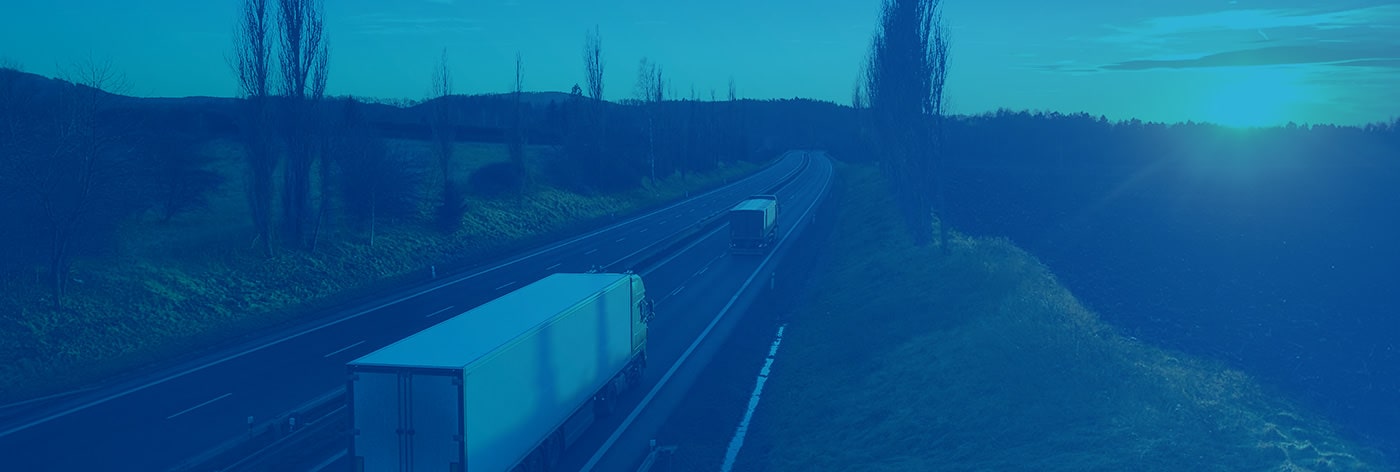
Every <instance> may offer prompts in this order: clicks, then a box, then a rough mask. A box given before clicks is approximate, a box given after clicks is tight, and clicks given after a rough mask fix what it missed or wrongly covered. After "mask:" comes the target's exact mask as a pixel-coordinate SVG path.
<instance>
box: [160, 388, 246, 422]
mask: <svg viewBox="0 0 1400 472" xmlns="http://www.w3.org/2000/svg"><path fill="white" fill-rule="evenodd" d="M230 395H233V393H232V392H229V393H225V394H223V395H219V396H217V397H214V399H213V400H209V401H207V402H204V403H200V404H198V405H195V406H192V407H189V408H186V409H183V410H180V412H179V413H176V414H173V415H170V416H167V417H165V419H167V420H170V419H175V417H176V416H180V415H183V414H185V413H189V412H191V411H194V410H196V409H199V407H202V406H204V405H208V404H210V403H214V402H216V401H219V400H223V399H225V398H228V397H229V396H230Z"/></svg>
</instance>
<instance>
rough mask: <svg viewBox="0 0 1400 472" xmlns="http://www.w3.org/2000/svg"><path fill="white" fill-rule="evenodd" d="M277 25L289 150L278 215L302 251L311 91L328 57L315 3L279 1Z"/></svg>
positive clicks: (308, 180)
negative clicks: (279, 33)
mask: <svg viewBox="0 0 1400 472" xmlns="http://www.w3.org/2000/svg"><path fill="white" fill-rule="evenodd" d="M277 6H278V8H277V12H278V17H277V18H278V24H279V25H280V26H281V31H280V32H281V33H282V34H281V35H280V36H279V39H280V42H281V55H280V56H279V59H280V66H281V68H280V70H281V76H280V77H281V79H282V80H281V82H280V83H279V84H278V85H279V90H278V91H279V92H280V94H281V95H282V97H283V99H284V100H283V104H284V108H283V114H282V132H283V141H284V142H285V143H286V148H287V166H286V167H285V168H284V169H283V172H282V174H283V179H282V182H283V187H282V217H283V224H284V227H285V228H286V230H285V235H286V238H287V239H286V242H287V244H289V245H292V246H296V247H300V246H302V245H303V244H306V242H307V241H306V240H305V232H306V231H305V227H306V224H307V223H308V220H309V218H310V197H311V165H312V161H313V157H314V156H313V155H312V153H311V139H309V135H310V132H309V131H310V128H311V111H312V110H314V108H315V106H314V105H315V104H314V102H313V101H312V100H315V99H316V98H317V97H315V96H314V93H313V91H312V90H311V87H312V85H313V84H315V83H317V82H318V81H320V80H323V79H322V78H320V77H317V75H319V74H324V72H325V71H324V69H323V68H321V67H319V64H321V63H322V62H323V61H324V58H323V57H322V56H324V55H326V53H327V51H326V49H327V48H326V42H325V40H324V37H323V32H324V31H325V21H324V20H325V19H324V16H323V10H322V8H321V7H320V5H318V4H317V3H315V1H314V0H278V3H277Z"/></svg>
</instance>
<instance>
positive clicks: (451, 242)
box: [0, 141, 756, 403]
mask: <svg viewBox="0 0 1400 472" xmlns="http://www.w3.org/2000/svg"><path fill="white" fill-rule="evenodd" d="M391 146H392V147H394V148H396V150H397V152H404V153H412V154H413V155H418V156H421V158H422V159H423V160H425V162H431V161H430V158H429V157H428V155H427V153H428V147H427V144H426V143H423V142H411V141H398V142H392V143H391ZM204 151H205V152H206V153H207V154H208V155H209V157H210V158H211V164H210V167H209V168H210V169H214V170H217V171H218V172H219V173H220V174H221V175H223V176H224V177H225V182H224V183H223V185H221V186H220V187H219V188H217V189H216V190H215V191H214V192H213V193H212V194H211V198H210V202H209V205H208V208H207V209H205V210H201V211H196V212H192V213H189V214H185V215H181V216H178V217H176V218H175V219H174V220H172V221H170V222H167V223H161V222H159V221H158V218H156V217H155V216H154V215H152V216H150V217H143V218H141V219H140V220H139V221H136V222H133V223H132V224H129V225H128V226H127V227H126V228H124V229H123V232H122V234H121V236H120V237H119V243H118V248H117V249H116V250H115V251H114V254H113V255H110V256H109V257H105V258H103V259H102V260H83V261H76V263H75V266H74V268H73V278H74V279H75V280H74V283H72V284H71V290H70V294H69V296H68V297H67V298H66V301H65V304H66V308H65V309H64V310H62V311H59V312H55V311H53V310H51V309H49V308H48V307H47V302H46V300H47V298H46V297H47V291H46V289H47V287H46V286H44V285H42V284H39V283H35V282H36V281H33V280H29V281H16V280H0V305H2V306H6V307H11V308H13V309H14V310H15V312H14V313H15V314H14V316H0V403H4V402H7V401H13V400H18V399H22V398H27V397H33V396H36V395H42V394H46V393H51V392H55V391H62V390H65V389H71V388H76V387H79V386H82V385H86V384H89V383H91V382H92V381H94V380H96V379H101V378H105V377H109V376H111V375H113V374H116V373H120V372H124V371H129V370H131V369H133V368H137V367H140V366H145V365H150V364H152V363H155V362H159V361H162V360H167V359H171V358H175V357H178V356H180V355H183V354H187V353H191V352H195V351H198V350H201V349H205V348H208V347H209V346H211V345H218V344H220V343H224V342H228V341H229V340H230V339H236V338H238V337H239V336H241V335H245V334H248V333H253V332H257V331H258V330H261V329H265V328H268V327H272V326H277V325H279V324H283V323H288V322H294V321H296V320H297V317H298V316H301V315H305V314H306V313H307V312H308V311H309V310H311V309H314V308H316V307H326V306H331V305H334V304H336V303H340V302H344V301H347V300H351V299H354V298H356V297H359V296H364V295H367V294H370V293H373V292H375V291H378V290H383V289H386V288H389V287H390V286H391V285H392V284H394V283H402V282H405V281H411V280H422V279H425V278H426V277H427V273H428V271H427V270H426V268H427V267H428V266H429V265H433V264H444V263H450V262H453V261H455V262H456V263H458V264H460V263H463V262H470V261H473V260H476V261H480V260H485V259H489V258H492V257H497V256H499V255H501V254H502V253H503V252H504V251H509V250H512V249H521V248H522V247H524V246H528V245H530V244H537V243H540V242H544V241H546V240H548V239H551V238H554V237H558V236H562V235H565V234H569V233H571V232H576V231H579V230H580V229H582V228H586V227H590V226H594V225H598V224H602V223H604V222H606V221H611V220H613V219H615V218H621V217H622V216H623V215H626V214H629V213H633V212H636V211H638V210H641V209H644V208H647V207H651V206H654V205H657V204H660V203H662V202H665V201H668V200H673V199H676V198H679V197H681V196H683V195H684V194H685V193H686V192H688V191H691V190H695V189H699V188H704V187H709V186H713V185H716V184H719V183H721V181H724V180H732V179H734V178H736V177H739V176H741V175H744V174H748V173H750V172H752V171H753V170H755V169H756V167H755V166H753V165H750V164H743V163H741V164H737V165H730V166H728V167H725V168H722V169H720V170H717V171H712V172H709V173H706V174H699V175H690V176H687V178H684V179H682V178H680V177H678V176H672V177H671V178H668V179H665V180H663V181H661V182H658V184H657V185H656V186H654V187H652V186H650V185H644V186H643V188H639V189H637V190H633V191H629V192H625V193H618V194H599V195H587V194H580V193H575V192H570V191H566V190H561V189H558V188H553V187H550V186H548V185H545V184H544V183H542V182H543V179H542V178H540V177H538V176H539V175H540V174H541V173H542V172H541V171H542V169H540V165H541V164H540V162H541V157H540V156H541V154H542V153H545V152H548V151H549V149H548V148H544V147H531V148H529V149H528V150H527V156H526V157H527V162H528V163H529V167H530V168H531V173H532V174H534V175H535V176H536V177H535V179H534V182H535V183H534V184H532V185H530V186H529V188H528V190H527V191H525V192H524V193H523V194H522V195H520V196H509V197H502V198H491V199H486V198H477V197H468V205H469V207H468V211H467V214H466V216H465V218H464V222H463V226H462V228H461V229H460V230H458V231H457V232H455V233H454V234H450V235H445V234H442V233H441V232H438V231H436V230H434V229H433V225H432V221H433V204H434V203H435V202H436V201H438V200H439V198H440V197H439V195H440V193H441V188H442V186H441V177H440V175H436V176H435V175H433V174H434V173H433V172H431V169H434V167H432V165H431V164H430V165H425V167H426V168H427V169H429V171H428V172H426V174H425V177H424V182H423V185H422V193H423V195H422V196H423V199H422V200H423V202H424V203H423V204H422V205H421V206H420V211H419V214H417V215H411V216H409V217H407V218H400V219H399V220H397V221H388V220H381V221H379V223H378V225H377V226H378V234H377V237H376V240H375V245H374V247H372V248H371V247H369V246H368V244H367V241H368V238H367V234H368V232H367V231H366V229H365V228H364V227H363V225H358V224H354V223H352V222H349V221H345V220H344V219H343V218H337V219H336V220H335V221H332V222H331V223H329V224H328V225H327V228H326V230H325V231H326V233H325V235H324V237H323V238H322V240H321V244H320V245H319V247H318V249H317V250H316V252H315V253H306V252H303V251H294V250H280V251H279V252H278V254H277V255H276V256H275V257H273V258H270V259H269V258H264V257H261V256H259V255H258V254H257V253H256V251H255V250H254V247H253V245H252V240H251V235H252V230H251V224H250V223H249V217H248V209H247V205H246V203H245V202H246V200H245V197H244V193H243V189H244V188H245V186H244V173H243V172H242V170H243V167H242V164H241V162H240V160H241V155H240V154H239V153H240V151H239V150H238V147H237V146H234V145H232V144H230V143H228V142H218V141H216V142H211V143H209V144H208V145H207V146H206V147H205V149H204ZM456 156H457V157H456V158H455V161H454V165H455V168H454V173H455V177H456V178H457V179H458V181H459V182H466V181H467V178H468V176H469V175H471V173H472V171H474V170H475V169H477V168H480V167H481V166H484V165H486V164H489V163H493V162H504V161H507V160H508V156H507V154H506V150H505V146H504V145H497V144H482V143H463V144H459V145H457V147H456ZM277 181H279V182H280V177H278V178H277ZM274 201H276V200H274Z"/></svg>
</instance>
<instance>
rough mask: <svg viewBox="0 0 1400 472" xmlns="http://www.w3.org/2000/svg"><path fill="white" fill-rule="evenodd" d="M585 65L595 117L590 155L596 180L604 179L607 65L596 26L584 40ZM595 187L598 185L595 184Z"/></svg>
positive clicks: (585, 78)
mask: <svg viewBox="0 0 1400 472" xmlns="http://www.w3.org/2000/svg"><path fill="white" fill-rule="evenodd" d="M583 64H584V73H585V76H584V83H585V85H586V89H585V92H587V93H588V98H591V99H592V100H591V101H590V102H591V103H590V104H591V105H592V106H591V107H590V110H591V112H592V113H591V114H592V115H593V116H592V119H591V120H590V121H591V123H589V126H590V127H592V133H589V134H588V137H589V138H590V139H589V141H590V144H591V146H590V149H589V151H590V152H589V154H592V159H591V161H592V162H593V165H594V167H593V173H594V175H595V176H596V177H595V178H596V179H603V178H605V177H606V176H607V174H606V172H605V168H606V165H605V163H606V159H607V155H608V154H607V149H606V147H605V146H606V144H607V141H606V137H607V123H606V119H607V108H605V106H604V103H603V69H604V66H605V65H606V64H604V62H603V37H602V34H601V33H600V32H599V31H598V28H597V27H596V26H595V27H594V28H593V31H592V32H590V33H588V35H587V36H585V38H584V43H583ZM595 185H597V184H596V183H595Z"/></svg>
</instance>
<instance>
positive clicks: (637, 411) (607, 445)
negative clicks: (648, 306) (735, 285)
mask: <svg viewBox="0 0 1400 472" xmlns="http://www.w3.org/2000/svg"><path fill="white" fill-rule="evenodd" d="M833 173H834V171H833V172H831V173H828V174H827V175H826V181H825V182H824V183H823V184H822V190H821V192H818V193H817V198H815V199H813V200H812V204H811V205H808V206H807V210H806V211H803V212H802V216H799V217H797V221H802V220H803V219H806V218H807V214H809V213H811V212H812V209H814V208H816V207H817V202H820V201H821V200H822V198H823V195H825V194H826V192H827V190H828V189H829V188H830V183H831V175H832V174H833ZM795 228H797V225H795V224H794V225H791V226H790V227H788V231H787V233H785V234H784V235H783V240H782V241H780V242H779V243H778V244H779V245H781V244H785V243H787V241H788V237H789V236H791V235H792V231H793V229H795ZM775 247H776V246H775ZM774 254H777V251H773V252H769V253H768V256H767V257H764V258H763V262H761V263H759V265H758V268H756V269H754V271H753V273H752V274H749V278H748V279H746V280H744V284H743V285H741V286H739V290H738V291H736V292H734V296H732V297H729V303H726V304H725V305H724V308H722V309H720V311H719V314H717V315H715V318H714V319H713V320H711V321H710V324H709V325H708V326H705V330H704V331H701V332H700V336H697V337H696V338H695V341H694V342H692V343H690V346H689V347H687V348H686V349H685V352H682V353H681V357H680V358H677V359H676V362H675V363H674V364H671V368H670V369H667V370H666V374H665V375H662V376H661V379H660V380H657V381H656V385H655V386H653V387H652V388H651V391H649V392H647V395H646V396H645V397H642V401H641V402H640V403H638V404H637V407H636V408H633V409H632V412H631V413H629V414H628V415H627V418H626V419H624V420H622V424H619V425H618V426H617V429H615V430H613V433H612V435H610V436H608V439H607V441H604V442H603V445H602V446H600V447H599V448H598V452H596V453H594V454H593V457H591V458H589V459H588V462H587V463H585V464H584V465H583V468H582V469H579V470H580V472H590V471H592V470H593V467H594V466H597V465H598V461H601V460H603V455H604V454H607V452H608V450H609V449H611V448H612V445H613V443H616V442H617V440H618V438H620V437H622V432H623V431H626V430H627V427H629V426H631V425H632V422H633V421H636V420H637V416H639V415H641V413H642V409H643V408H646V407H647V405H648V404H650V403H651V400H652V399H653V398H656V394H657V393H658V392H660V391H661V387H664V386H666V382H668V381H670V380H671V376H673V375H675V374H676V370H677V369H679V368H680V366H681V364H683V363H685V360H686V359H688V358H690V354H691V353H693V352H695V348H697V347H699V346H700V343H701V342H702V341H704V340H705V336H708V335H709V334H710V331H713V330H714V329H715V325H717V324H719V320H720V319H723V318H724V315H725V314H727V313H729V309H730V308H733V307H734V303H735V302H737V301H738V300H739V295H740V294H743V293H744V291H745V290H748V288H749V285H751V284H753V280H754V277H758V274H759V272H762V271H763V268H764V267H767V266H768V262H769V261H771V260H772V259H773V255H774Z"/></svg>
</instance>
